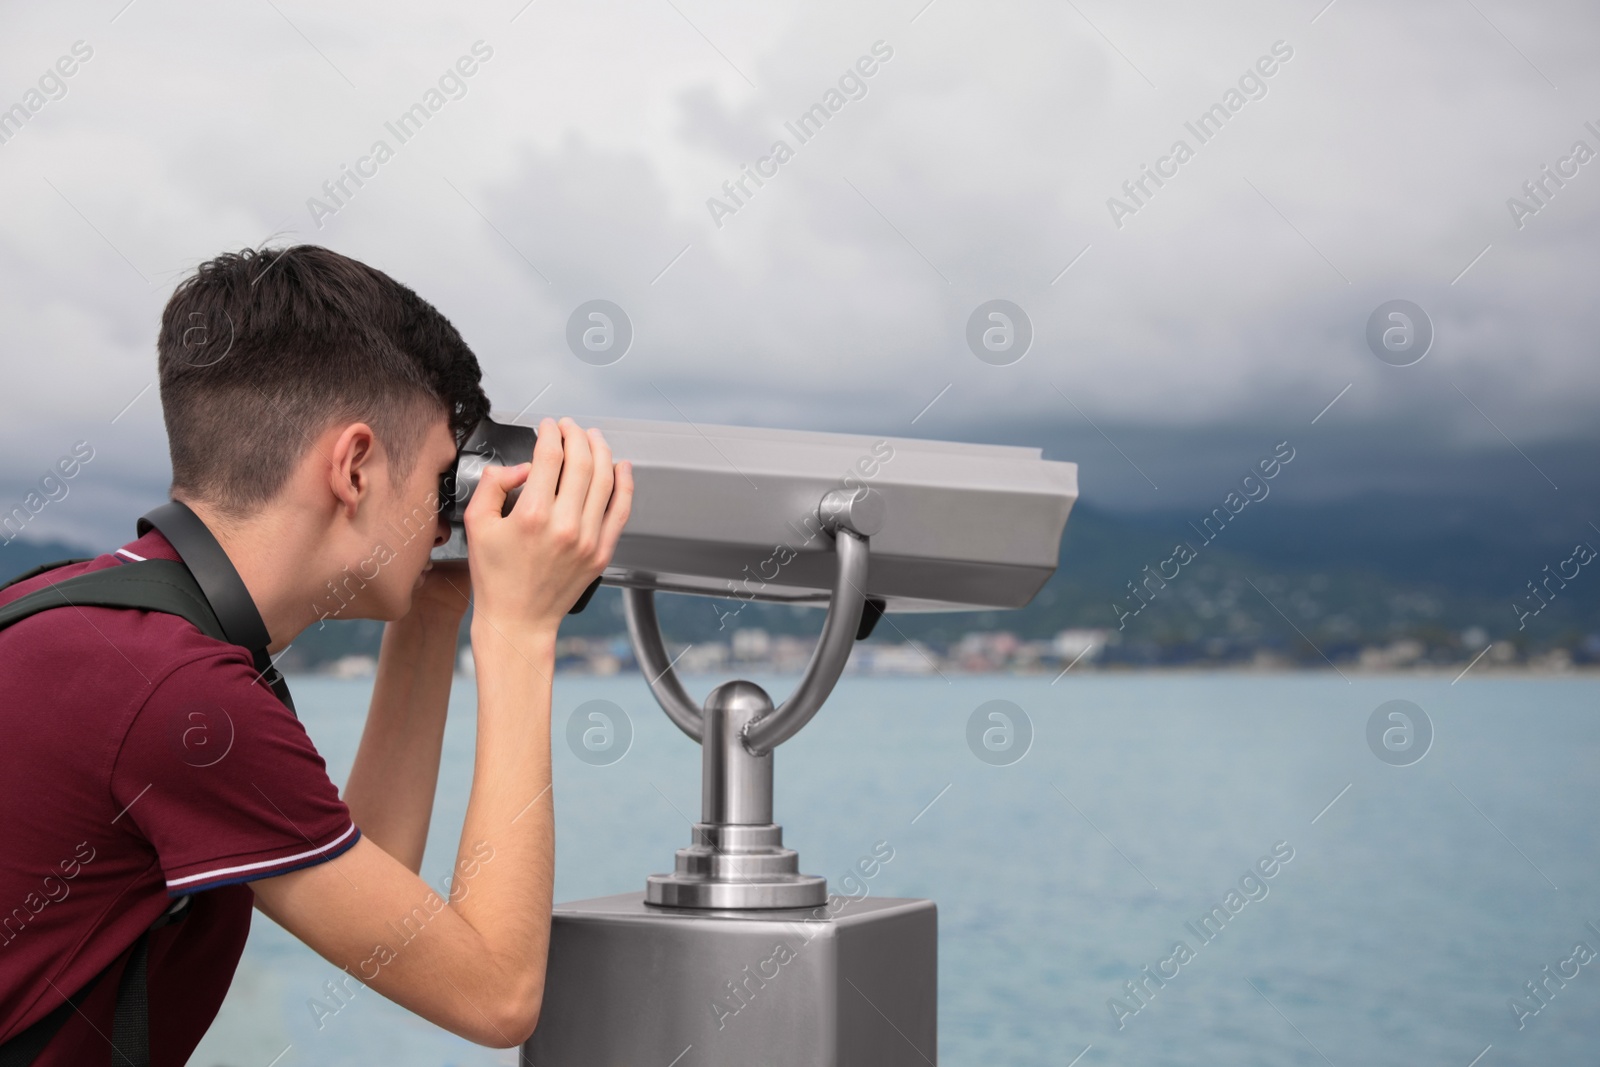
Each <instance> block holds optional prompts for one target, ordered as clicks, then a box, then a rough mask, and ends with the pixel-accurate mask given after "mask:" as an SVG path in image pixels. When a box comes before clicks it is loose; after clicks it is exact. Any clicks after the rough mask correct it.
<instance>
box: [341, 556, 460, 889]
mask: <svg viewBox="0 0 1600 1067" xmlns="http://www.w3.org/2000/svg"><path fill="white" fill-rule="evenodd" d="M471 588H472V581H471V578H470V576H469V574H468V572H467V570H466V568H465V567H461V566H451V565H448V564H439V565H436V566H435V567H434V569H433V570H431V571H429V572H428V573H427V574H426V575H425V576H424V578H423V581H422V587H421V588H420V589H418V590H417V592H416V593H415V595H414V596H413V597H412V601H411V605H412V606H411V611H410V612H409V613H408V614H407V615H406V616H405V617H404V618H401V619H397V620H395V621H394V622H391V623H389V624H388V625H387V626H385V627H384V630H383V644H382V647H381V648H380V650H379V653H378V675H377V678H376V680H375V681H374V683H373V686H372V703H371V706H370V707H369V709H368V711H367V722H366V726H365V728H364V729H363V730H362V732H361V747H360V748H359V749H357V751H356V759H355V763H354V765H353V766H352V767H351V768H350V778H349V781H347V782H346V783H345V788H344V802H345V805H346V806H347V807H349V809H350V815H351V818H353V819H354V820H355V824H356V825H357V826H359V827H361V833H362V834H363V835H364V836H365V837H367V838H369V839H370V840H372V841H373V842H374V843H375V844H377V845H378V846H379V847H380V848H382V849H383V850H384V851H385V852H387V853H389V855H391V856H393V857H394V858H395V859H397V860H399V861H400V862H401V863H403V864H405V865H406V866H407V867H409V868H411V869H412V870H413V871H420V870H421V869H422V852H423V846H425V845H426V844H427V841H428V823H429V821H430V820H431V818H432V816H433V797H434V790H435V787H436V786H437V785H438V781H439V748H440V745H441V744H442V743H443V741H444V725H445V712H446V709H447V706H448V705H449V702H450V680H451V677H452V674H453V672H454V670H455V659H456V635H457V634H458V633H459V632H460V630H461V619H462V617H463V616H464V615H465V614H466V609H467V605H468V604H469V603H470V596H471Z"/></svg>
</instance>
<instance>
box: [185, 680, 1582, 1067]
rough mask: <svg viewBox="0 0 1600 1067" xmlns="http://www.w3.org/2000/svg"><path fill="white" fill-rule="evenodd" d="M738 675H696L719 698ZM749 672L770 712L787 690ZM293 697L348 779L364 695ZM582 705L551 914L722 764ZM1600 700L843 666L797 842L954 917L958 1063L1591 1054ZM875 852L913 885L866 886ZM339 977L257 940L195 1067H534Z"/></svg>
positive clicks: (1377, 684)
mask: <svg viewBox="0 0 1600 1067" xmlns="http://www.w3.org/2000/svg"><path fill="white" fill-rule="evenodd" d="M720 680H722V679H711V678H695V677H693V676H691V677H689V678H688V679H686V684H687V686H688V688H689V690H690V692H691V694H692V695H693V696H694V698H695V699H696V700H699V699H701V698H703V697H704V695H705V693H706V692H707V691H708V690H709V688H710V687H711V685H713V684H715V683H716V682H717V681H720ZM753 680H755V681H757V682H759V683H761V684H762V685H764V686H766V687H767V688H768V691H769V692H770V693H771V694H772V695H773V697H774V698H775V699H776V700H782V699H783V697H785V696H786V695H787V694H788V692H789V689H790V688H791V687H792V685H793V683H794V679H792V678H770V677H760V676H758V677H755V678H754V679H753ZM292 685H293V688H294V692H295V698H296V703H297V705H298V707H299V708H300V713H301V717H302V719H303V721H304V722H305V724H306V727H307V729H308V731H309V732H310V734H311V737H312V738H313V740H314V741H315V742H316V744H317V746H318V748H319V749H320V750H321V751H322V753H323V755H324V756H325V757H326V759H327V761H328V767H329V772H330V774H332V776H333V778H334V780H335V781H336V782H342V781H343V780H344V777H345V775H346V774H347V773H348V771H349V767H350V763H351V760H352V759H353V758H354V754H355V749H356V743H357V741H358V739H359V736H360V731H361V725H362V718H363V714H364V711H365V708H366V703H367V700H368V699H369V697H370V693H371V684H370V682H366V683H363V682H344V681H334V680H330V679H323V678H311V677H305V678H295V679H292ZM555 689H556V694H555V710H554V722H553V734H554V763H555V790H554V796H555V805H556V819H557V860H556V879H555V886H556V899H557V900H558V901H560V900H571V899H578V898H583V897H589V896H599V895H604V894H610V893H618V892H629V891H642V890H643V887H644V878H645V876H646V875H647V874H650V873H652V872H656V871H666V870H670V869H671V867H672V859H673V851H674V850H675V849H677V848H678V847H680V846H682V845H685V844H687V843H688V841H689V823H690V822H691V821H692V820H693V819H694V818H696V817H698V814H699V798H700V760H699V749H698V746H696V745H695V744H694V743H693V742H691V741H690V740H689V739H688V738H686V737H685V736H683V735H682V734H681V733H680V732H679V731H678V730H677V728H676V727H674V726H673V725H672V724H671V723H670V722H669V721H668V720H667V718H666V716H665V715H663V714H662V713H661V711H660V710H659V709H658V708H657V707H656V705H655V703H654V701H653V700H652V699H651V697H650V694H649V692H648V690H647V688H646V686H645V684H644V682H643V680H642V679H640V678H639V677H638V676H637V675H623V676H617V677H610V678H595V677H586V676H575V675H561V676H559V677H558V678H557V680H556V686H555ZM1597 698H1600V681H1597V680H1593V679H1589V678H1552V679H1539V678H1477V677H1474V676H1473V675H1468V676H1466V677H1465V678H1462V679H1461V680H1460V681H1456V682H1453V681H1452V677H1451V676H1450V675H1444V676H1440V677H1418V676H1393V677H1356V678H1354V679H1351V680H1347V679H1345V678H1344V677H1342V676H1340V675H1338V674H1336V673H1333V672H1327V673H1316V674H1310V673H1307V674H1285V675H1251V674H1225V673H1224V674H1204V673H1195V674H1181V673H1163V674H1145V675H1138V674H1108V673H1102V674H1084V675H1081V676H1080V675H1078V674H1077V673H1076V672H1074V673H1073V674H1069V675H1067V676H1065V677H1063V678H1060V679H1059V680H1056V681H1052V679H1051V678H1050V677H1049V676H1044V677H1014V676H998V675H996V676H977V675H951V676H949V677H948V678H945V677H938V676H932V677H920V678H906V679H899V678H873V677H862V676H847V677H846V678H844V679H843V680H842V681H841V682H840V684H839V686H838V688H837V690H836V691H835V692H834V694H833V696H832V697H831V698H830V700H829V701H828V703H827V705H826V706H825V707H824V708H823V710H822V711H821V712H820V713H819V714H818V716H817V717H816V718H815V719H814V720H813V721H812V722H811V724H810V725H808V726H807V727H806V728H805V730H804V731H802V732H801V733H800V734H799V735H798V736H797V737H796V738H794V739H793V740H791V741H790V742H788V743H787V744H785V745H784V746H782V748H780V749H779V750H778V753H777V757H776V783H777V785H776V798H775V800H776V818H777V819H778V821H779V822H780V823H782V824H783V827H784V839H785V842H786V843H787V844H789V845H790V846H792V847H794V848H796V849H798V850H799V852H800V856H801V864H802V869H804V870H805V871H807V872H811V873H816V874H822V875H826V876H828V878H829V882H830V889H832V890H835V891H841V887H842V886H844V885H846V884H848V885H849V886H850V887H851V891H852V892H855V893H860V892H866V893H870V894H873V895H877V896H906V897H928V898H932V899H933V900H935V901H937V902H938V906H939V927H940V928H939V937H940V940H939V950H940V952H939V1049H938V1054H937V1059H938V1061H939V1062H940V1063H942V1064H964V1065H966V1064H970V1065H974V1067H976V1065H990V1064H1005V1065H1011V1064H1018V1065H1022V1064H1028V1065H1031V1064H1040V1065H1044V1064H1049V1065H1053V1067H1068V1065H1069V1064H1077V1065H1078V1067H1098V1065H1101V1064H1129V1065H1150V1067H1157V1065H1174V1067H1177V1065H1202V1064H1204V1065H1212V1064H1230V1065H1247V1064H1262V1065H1268V1064H1271V1065H1290V1064H1307V1065H1312V1064H1335V1065H1338V1067H1347V1065H1349V1067H1375V1065H1381V1064H1395V1065H1408V1067H1409V1065H1414V1064H1420V1063H1437V1064H1449V1065H1454V1067H1468V1065H1469V1064H1473V1063H1477V1064H1478V1065H1479V1067H1500V1065H1503V1064H1547V1063H1589V1062H1594V1059H1595V1056H1596V1055H1597V1054H1600V958H1593V959H1589V960H1587V962H1585V954H1584V953H1583V952H1581V951H1576V950H1577V949H1578V947H1579V946H1580V945H1582V946H1586V947H1587V948H1588V949H1589V950H1592V951H1593V952H1600V932H1597V931H1600V830H1597V824H1596V813H1597V812H1600V709H1597ZM474 699H475V696H474V692H473V688H472V685H471V683H470V682H465V681H462V680H459V679H458V680H457V683H456V686H455V692H454V694H453V696H452V700H451V709H450V722H449V727H448V730H447V732H446V737H445V743H444V755H443V765H442V768H441V773H440V782H439V790H438V799H437V803H436V808H435V813H434V820H433V824H432V831H431V834H430V838H429V845H428V854H427V857H426V859H425V860H424V865H423V872H422V873H423V875H424V877H426V878H427V879H428V881H429V882H430V883H432V884H436V885H437V884H440V882H441V879H443V878H444V877H445V876H446V875H447V873H448V870H449V868H450V866H451V864H452V862H453V860H454V853H455V846H456V840H457V835H458V833H459V830H460V827H461V823H462V818H463V813H464V810H465V804H466V797H467V788H468V783H469V782H470V778H471V772H472V758H473V715H474ZM1395 700H1403V701H1407V702H1409V704H1407V705H1389V702H1390V701H1395ZM595 701H605V702H608V703H600V704H597V703H592V702H595ZM995 701H1002V702H1004V703H999V704H996V703H993V702H995ZM1386 705H1389V708H1390V710H1393V709H1394V708H1398V709H1400V710H1401V711H1402V712H1403V713H1404V715H1405V718H1403V719H1393V718H1391V717H1390V715H1389V712H1388V711H1383V712H1381V713H1380V714H1378V722H1377V727H1378V729H1376V731H1375V732H1374V730H1371V729H1369V726H1370V725H1371V724H1372V720H1373V719H1374V715H1375V713H1379V712H1380V709H1382V708H1384V707H1385V706H1386ZM613 706H614V708H613ZM615 709H620V710H621V714H622V716H625V717H626V724H625V726H626V727H628V728H631V734H632V736H631V740H628V741H627V742H626V745H625V748H619V747H618V746H622V745H623V734H625V733H627V732H628V729H625V728H624V724H622V723H621V722H620V721H612V722H611V723H610V725H609V726H608V725H607V722H606V720H601V719H594V718H592V717H591V716H590V713H591V712H593V711H596V710H599V711H601V712H602V713H604V714H606V715H607V716H608V718H609V719H610V720H618V719H619V717H618V715H617V713H616V711H615ZM1418 712H1420V718H1419V715H1418ZM995 713H998V714H1000V716H1001V717H1000V718H994V717H993V715H994V714H995ZM575 714H576V715H578V716H579V723H578V727H577V728H576V729H575V730H574V734H573V735H574V736H575V737H576V738H577V739H578V740H577V742H576V745H575V746H574V745H571V744H569V743H568V736H569V726H570V722H569V720H571V718H572V717H573V716H574V715H575ZM586 730H587V731H592V730H598V731H599V732H597V733H596V732H590V733H589V734H588V743H587V745H586V744H585V741H584V739H583V737H584V731H586ZM608 730H609V731H610V733H608V732H607V731H608ZM1408 731H1409V732H1408ZM1425 733H1431V738H1427V739H1426V741H1427V744H1426V749H1425V754H1422V755H1421V758H1420V759H1417V758H1415V757H1416V756H1417V755H1418V754H1419V752H1422V751H1423V749H1422V747H1421V742H1422V740H1424V738H1423V736H1422V735H1423V734H1425ZM1386 734H1387V740H1385V735H1386ZM1030 735H1031V736H1030ZM607 743H609V744H610V745H611V746H612V747H611V748H610V749H607V748H605V745H606V744H607ZM1408 744H1409V745H1410V746H1411V747H1410V748H1409V749H1408V748H1407V745H1408ZM580 751H581V752H582V753H583V755H584V757H585V758H583V759H580V758H579V755H578V753H579V752H580ZM619 751H620V752H621V753H622V754H621V755H620V758H617V756H618V752H619ZM1397 751H1398V754H1397ZM606 760H610V762H604V761H606ZM882 843H886V844H887V848H888V849H892V852H893V859H892V860H890V861H889V862H888V863H887V864H885V865H882V866H881V868H878V869H876V871H875V873H874V875H873V876H872V877H871V878H869V879H859V878H858V879H857V880H856V881H852V882H849V883H846V882H845V876H846V875H848V874H850V873H851V871H852V870H853V868H854V867H855V865H856V863H857V860H858V859H859V858H861V857H863V856H868V855H870V854H871V853H872V852H873V849H874V848H875V847H877V848H879V849H880V852H881V851H882V850H883V849H884V845H883V844H882ZM1284 857H1289V858H1287V859H1285V858H1284ZM1269 870H1270V871H1271V874H1270V876H1268V875H1267V874H1266V873H1264V872H1266V871H1269ZM1590 924H1593V925H1592V926H1591V925H1590ZM1180 945H1182V946H1183V951H1179V946H1180ZM340 977H342V976H341V974H340V972H339V971H338V970H337V969H336V968H334V967H333V966H332V965H330V964H328V963H326V962H325V961H323V960H322V959H320V958H319V957H317V956H316V955H315V954H314V953H312V952H311V951H310V950H309V949H307V948H306V947H305V946H303V945H301V944H300V943H299V942H298V941H296V940H295V939H294V938H293V937H291V936H290V935H288V934H287V933H285V932H284V931H283V930H281V929H279V928H278V927H277V926H275V925H274V924H273V923H272V922H270V921H269V920H267V919H265V918H264V917H262V916H261V915H259V914H257V916H256V918H255V925H254V927H253V928H252V932H251V935H250V941H249V945H248V946H247V948H246V950H245V954H244V958H243V960H242V962H241V964H240V967H239V971H238V975H237V976H236V978H235V981H234V985H233V988H232V990H231V991H230V993H229V996H228V1000H227V1003H226V1004H225V1005H224V1006H223V1009H222V1012H221V1014H220V1015H219V1016H218V1018H217V1021H216V1024H215V1026H214V1027H213V1029H212V1031H211V1033H210V1034H209V1035H208V1036H207V1038H206V1039H205V1041H204V1043H203V1044H202V1045H201V1047H200V1049H199V1050H198V1051H197V1053H196V1055H195V1057H194V1059H193V1060H192V1061H191V1062H192V1063H194V1064H196V1065H198V1067H221V1065H228V1067H266V1065H267V1064H269V1063H270V1064H273V1065H274V1067H293V1065H298V1064H352V1065H354V1064H372V1063H382V1064H384V1065H385V1067H411V1065H417V1067H424V1065H425V1067H439V1065H448V1064H455V1065H461V1067H466V1065H490V1064H509V1063H515V1062H516V1060H515V1054H514V1053H510V1052H503V1051H498V1050H493V1049H485V1048H480V1047H477V1046H474V1045H472V1044H470V1043H468V1042H466V1041H463V1040H460V1039H458V1038H455V1037H453V1036H451V1035H449V1034H447V1033H445V1032H444V1031H441V1030H439V1029H438V1028H436V1027H433V1026H431V1025H429V1024H428V1023H426V1022H423V1021H422V1020H420V1019H418V1018H417V1017H415V1016H413V1015H411V1014H410V1013H408V1012H406V1011H404V1010H403V1009H401V1008H398V1007H396V1006H395V1005H393V1004H391V1003H389V1002H388V1001H386V1000H384V999H383V997H382V996H380V995H379V994H378V993H376V992H374V991H372V990H370V989H360V988H358V989H357V990H356V992H355V993H354V995H353V996H352V995H350V994H349V993H348V991H347V990H348V989H349V987H350V985H351V983H349V982H348V981H346V982H345V983H344V984H343V986H342V987H338V988H339V996H338V997H337V998H336V997H334V996H333V995H331V994H330V992H329V990H328V988H327V986H326V983H328V982H329V981H330V980H335V979H338V978H340ZM319 1004H320V1005H321V1007H320V1009H319V1008H318V1006H317V1005H319ZM1517 1005H1520V1007H1518V1006H1517ZM329 1009H335V1010H332V1011H330V1010H329ZM886 1025H887V1024H886ZM677 1051H678V1050H668V1049H663V1056H662V1058H661V1067H666V1064H667V1063H668V1062H669V1061H670V1060H671V1059H672V1056H673V1055H676V1053H677ZM693 1055H694V1054H693V1053H692V1052H691V1054H690V1057H691V1058H689V1059H687V1060H685V1061H683V1062H682V1063H680V1064H679V1065H678V1067H694V1063H695V1061H694V1060H693V1058H692V1057H693ZM275 1057H276V1059H275ZM931 1058H932V1057H930V1059H931Z"/></svg>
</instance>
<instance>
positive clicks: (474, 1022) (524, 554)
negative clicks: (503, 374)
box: [251, 419, 633, 1047]
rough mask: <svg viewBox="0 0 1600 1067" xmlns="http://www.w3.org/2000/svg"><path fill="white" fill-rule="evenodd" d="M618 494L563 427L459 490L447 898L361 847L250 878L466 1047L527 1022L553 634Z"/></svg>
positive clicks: (319, 938)
mask: <svg viewBox="0 0 1600 1067" xmlns="http://www.w3.org/2000/svg"><path fill="white" fill-rule="evenodd" d="M591 445H592V448H591ZM563 449H564V452H563ZM524 481H526V485H525V486H524V489H523V492H522V495H521V497H520V498H519V499H518V501H517V504H516V507H515V508H513V509H512V512H511V514H510V515H509V516H505V517H501V515H500V510H501V507H502V506H503V504H504V500H505V497H506V495H507V494H508V492H509V491H510V490H511V489H512V488H514V487H515V486H517V485H519V484H523V483H524ZM558 481H559V487H558V484H557V483H558ZM613 489H614V490H615V491H614V492H613ZM632 498H633V476H632V470H631V468H630V466H629V465H628V464H627V463H621V464H617V465H616V466H615V467H613V464H612V462H611V453H610V450H609V448H608V447H607V446H606V444H605V439H604V438H603V437H601V436H600V435H599V434H598V432H597V431H589V433H588V434H585V432H584V431H583V430H582V429H581V428H579V427H578V425H577V424H576V423H574V422H572V421H571V420H570V419H563V420H562V422H561V424H560V426H559V428H558V427H557V425H556V424H555V423H554V422H553V421H552V420H549V419H546V420H544V421H543V422H542V423H541V424H540V427H539V433H538V441H537V443H536V444H535V446H534V451H533V462H532V464H531V465H527V464H525V465H521V466H518V467H513V468H500V467H490V468H488V469H486V471H485V472H484V475H483V479H482V481H481V483H480V485H479V488H478V491H477V492H476V493H474V494H473V499H472V502H471V504H470V505H469V506H468V509H467V516H466V521H467V530H468V552H469V554H470V556H471V566H472V570H473V573H474V575H475V576H476V577H477V581H476V582H475V583H474V585H475V587H476V589H477V610H476V612H475V614H474V617H473V624H472V637H473V652H474V658H475V661H476V664H477V673H478V748H477V758H476V764H475V767H474V771H473V782H472V793H471V797H470V799H469V801H468V805H467V817H466V822H465V824H464V826H463V828H462V835H461V844H460V847H459V849H458V853H457V855H458V862H457V865H456V868H455V872H454V875H455V877H454V881H453V885H452V887H451V889H450V891H449V892H448V893H447V894H440V893H436V892H434V891H433V890H432V889H430V888H429V887H428V886H427V884H426V883H424V882H423V881H422V879H421V878H419V877H418V876H417V874H416V873H415V872H414V871H412V870H410V869H408V868H407V867H406V866H405V865H404V864H403V863H402V862H401V861H400V860H398V859H396V858H395V857H393V856H391V855H389V854H388V853H387V852H385V851H384V850H383V849H382V848H380V847H378V845H377V844H375V843H373V842H371V841H369V840H367V839H365V838H363V839H362V840H360V841H358V842H357V843H356V844H355V845H354V846H353V847H352V848H350V849H349V850H348V851H346V852H345V853H343V854H342V855H340V856H338V857H337V858H335V859H332V860H329V861H327V862H325V863H320V864H317V865H316V866H313V867H308V868H305V869H303V870H300V871H294V872H291V873H288V874H283V875H279V876H277V877H273V878H265V879H261V880H259V881H256V882H253V883H251V885H252V887H253V888H254V890H255V893H256V901H257V904H258V906H259V907H260V908H261V910H262V911H264V912H265V913H266V914H267V915H269V916H270V917H272V918H273V919H274V920H275V921H277V922H278V923H279V924H280V925H282V926H283V927H285V928H286V929H287V930H289V931H290V932H291V933H293V934H294V935H296V936H297V937H299V938H300V939H301V940H302V941H305V942H306V943H307V944H309V945H310V946H311V947H312V948H314V949H316V950H317V951H318V952H319V953H321V954H322V955H323V956H324V957H325V958H327V959H328V960H330V961H331V962H333V963H334V964H335V965H337V966H339V967H343V968H345V969H347V970H348V971H349V972H350V973H351V974H352V975H354V976H355V977H356V978H357V979H359V980H361V981H362V982H365V983H366V984H368V985H370V986H372V988H374V989H376V990H378V991H379V992H380V993H382V994H383V995H384V996H386V997H388V998H390V999H391V1000H394V1001H396V1002H397V1003H399V1004H402V1005H404V1006H405V1007H407V1008H410V1009H411V1010H412V1011H414V1012H416V1013H417V1014H418V1015H421V1016H423V1017H424V1018H426V1019H428V1020H430V1021H432V1022H434V1023H437V1024H438V1025H440V1026H443V1027H445V1028H447V1029H449V1030H451V1031H453V1032H455V1033H458V1034H461V1035H462V1036H464V1037H467V1038H469V1039H471V1040H473V1041H478V1042H481V1043H483V1044H488V1045H496V1046H501V1047H509V1046H511V1045H515V1044H518V1043H520V1042H522V1041H523V1040H525V1039H526V1038H527V1037H528V1035H529V1034H530V1033H532V1032H533V1029H534V1026H535V1025H536V1024H537V1022H538V1017H539V1008H540V1005H541V1003H542V1000H543V995H544V975H545V956H546V952H547V950H548V947H549V938H550V904H551V886H552V884H553V875H554V860H555V831H554V818H553V807H552V804H551V797H550V784H551V782H550V679H551V676H552V675H553V674H554V666H555V636H556V630H557V628H558V627H559V626H560V623H561V620H562V618H563V617H564V616H565V614H566V611H567V609H568V608H570V607H571V606H572V604H573V603H575V602H576V601H577V599H578V597H579V596H580V595H581V594H582V593H583V591H584V589H585V588H586V587H587V586H588V584H589V583H590V582H591V581H592V580H593V579H594V577H595V576H596V575H598V574H599V573H600V572H601V571H602V570H604V569H605V566H606V565H607V564H608V563H609V562H610V560H611V555H612V553H613V551H614V550H615V548H616V542H617V538H618V537H620V536H621V533H622V526H623V524H624V523H626V522H627V518H628V513H629V510H630V508H631V505H632Z"/></svg>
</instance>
